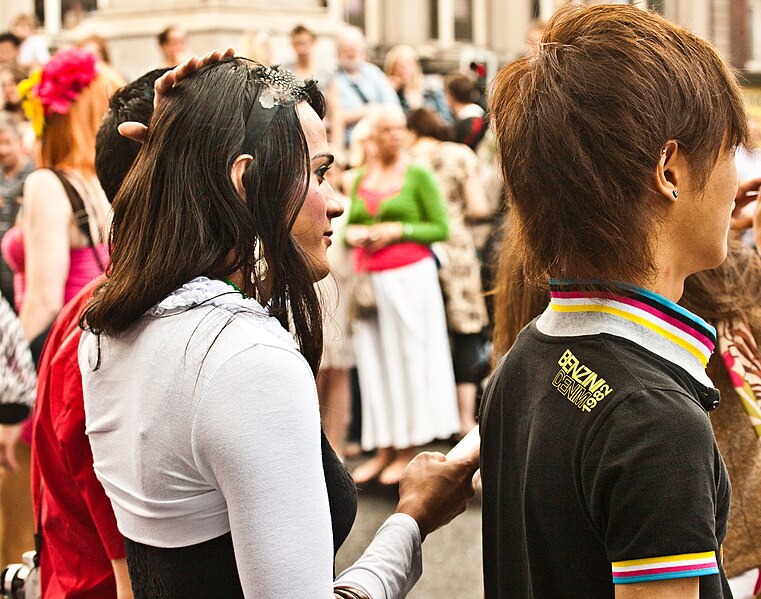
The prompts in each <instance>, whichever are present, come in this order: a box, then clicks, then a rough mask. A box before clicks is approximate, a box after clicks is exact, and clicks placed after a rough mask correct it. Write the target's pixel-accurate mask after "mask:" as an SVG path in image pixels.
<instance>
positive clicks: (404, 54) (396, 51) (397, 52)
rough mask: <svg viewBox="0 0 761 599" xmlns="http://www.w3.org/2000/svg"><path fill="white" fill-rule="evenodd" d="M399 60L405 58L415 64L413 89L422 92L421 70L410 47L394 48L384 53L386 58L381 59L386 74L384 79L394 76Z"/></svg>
mask: <svg viewBox="0 0 761 599" xmlns="http://www.w3.org/2000/svg"><path fill="white" fill-rule="evenodd" d="M400 58H407V59H408V60H411V61H412V62H413V63H414V64H415V71H416V72H415V89H418V90H422V89H423V69H422V68H421V67H420V57H419V56H418V53H417V52H416V51H415V49H414V48H413V47H411V46H404V45H400V46H394V47H393V48H391V49H390V50H389V51H388V52H386V56H385V58H384V59H383V72H384V73H386V77H391V76H392V75H393V74H394V67H395V66H396V62H397V61H398V60H399V59H400Z"/></svg>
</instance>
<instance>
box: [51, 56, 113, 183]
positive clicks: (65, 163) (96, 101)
mask: <svg viewBox="0 0 761 599" xmlns="http://www.w3.org/2000/svg"><path fill="white" fill-rule="evenodd" d="M122 83H123V82H122V81H120V80H119V79H118V78H117V76H116V75H115V74H114V73H113V72H112V71H111V70H110V69H101V68H99V67H98V74H97V76H96V77H95V79H93V80H92V82H91V83H90V84H89V85H88V86H87V87H86V88H85V89H83V90H82V92H81V93H80V94H79V97H78V98H77V99H76V100H74V102H72V103H71V107H70V108H69V112H68V113H67V114H51V115H50V116H49V117H47V119H46V123H45V132H44V133H43V134H42V137H41V138H40V145H39V155H38V157H37V164H38V166H40V167H42V168H52V169H59V168H70V169H77V170H81V171H84V172H88V173H95V136H96V134H97V133H98V128H99V127H100V123H101V120H102V119H103V115H104V114H106V111H107V110H108V100H109V98H110V97H111V96H112V95H113V93H114V92H115V91H116V90H117V89H119V87H121V85H122Z"/></svg>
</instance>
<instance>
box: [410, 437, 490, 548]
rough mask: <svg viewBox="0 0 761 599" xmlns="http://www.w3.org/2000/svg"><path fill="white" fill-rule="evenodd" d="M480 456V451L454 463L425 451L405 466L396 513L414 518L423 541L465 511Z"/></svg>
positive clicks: (471, 492) (473, 489) (470, 495)
mask: <svg viewBox="0 0 761 599" xmlns="http://www.w3.org/2000/svg"><path fill="white" fill-rule="evenodd" d="M480 456H481V451H480V448H476V449H474V450H473V451H472V452H471V453H469V454H468V455H467V456H465V457H463V458H459V459H455V460H447V458H446V457H444V456H443V455H442V454H440V453H432V452H427V451H426V452H423V453H420V454H418V455H417V456H416V457H415V458H414V459H413V460H412V461H411V462H410V463H409V464H408V465H407V468H406V469H405V470H404V474H403V475H402V479H401V481H400V482H399V503H398V505H397V508H396V511H397V513H402V514H407V515H408V516H411V517H412V518H414V520H415V522H417V524H418V527H419V528H420V536H421V538H422V539H425V537H426V535H428V534H429V533H431V532H433V531H434V530H436V529H437V528H441V527H442V526H444V525H445V524H447V523H448V522H450V521H452V520H453V519H454V518H455V517H456V516H458V515H460V514H462V513H463V512H464V511H465V508H466V507H467V505H468V501H469V500H470V498H471V497H473V494H474V493H475V487H474V482H473V481H474V475H475V473H476V471H477V470H478V466H479V459H480Z"/></svg>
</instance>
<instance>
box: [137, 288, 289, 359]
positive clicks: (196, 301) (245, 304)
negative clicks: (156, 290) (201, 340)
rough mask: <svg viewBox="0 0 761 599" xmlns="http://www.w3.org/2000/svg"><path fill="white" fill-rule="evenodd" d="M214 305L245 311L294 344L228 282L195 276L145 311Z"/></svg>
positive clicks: (164, 313)
mask: <svg viewBox="0 0 761 599" xmlns="http://www.w3.org/2000/svg"><path fill="white" fill-rule="evenodd" d="M201 304H203V305H205V306H215V307H221V308H225V309H227V310H229V311H231V312H233V313H236V314H237V313H242V312H245V313H246V314H247V315H250V316H253V317H255V318H257V319H258V320H259V321H260V323H261V324H262V325H263V326H264V327H265V328H266V329H267V330H268V331H269V332H270V333H272V334H273V335H275V336H276V337H278V338H279V339H282V340H283V341H287V342H288V343H289V344H291V345H293V346H294V347H298V346H297V344H296V341H295V340H294V338H293V337H292V336H291V334H290V333H289V332H288V331H286V330H285V329H284V328H283V327H282V325H281V324H280V322H279V321H278V320H277V319H276V318H274V317H272V316H270V315H269V312H268V311H267V310H266V309H265V308H264V307H262V305H261V304H260V303H259V302H257V301H256V300H255V299H253V298H245V297H243V296H242V295H241V294H240V293H239V292H237V291H235V289H233V288H232V287H231V286H230V285H228V284H227V283H225V282H224V281H220V280H218V279H209V278H208V277H196V278H195V279H192V280H190V281H188V282H187V283H185V284H184V285H183V286H182V287H180V288H179V289H176V290H174V291H173V292H172V293H170V294H169V295H168V296H167V297H166V298H164V299H163V300H161V301H160V302H159V303H158V304H156V305H155V306H153V308H151V309H150V310H148V315H149V316H170V315H172V314H175V313H180V312H183V311H185V310H187V309H188V308H193V307H194V306H200V305H201Z"/></svg>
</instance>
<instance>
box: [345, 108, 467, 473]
mask: <svg viewBox="0 0 761 599" xmlns="http://www.w3.org/2000/svg"><path fill="white" fill-rule="evenodd" d="M370 124H371V130H372V136H371V137H372V140H373V142H374V144H373V145H374V154H373V156H372V158H371V159H370V161H369V162H368V164H367V166H366V167H365V168H363V169H360V171H359V174H358V176H357V178H356V180H355V181H354V183H353V184H352V187H351V190H352V191H351V199H352V203H351V211H350V213H349V221H348V227H347V229H346V242H347V243H348V244H349V245H351V246H352V247H354V248H355V250H354V253H355V265H356V268H357V270H359V271H367V272H369V278H370V282H371V284H372V289H373V293H374V295H375V300H376V303H377V314H376V315H374V316H369V317H367V318H357V319H356V320H355V321H354V323H353V327H352V331H353V335H354V350H355V355H356V359H357V370H358V373H359V382H360V389H361V395H362V448H363V449H365V450H369V449H376V448H377V449H378V452H377V454H376V455H375V456H374V457H373V458H371V459H369V460H368V461H367V462H365V463H363V464H361V465H360V466H358V467H357V468H356V469H355V470H354V473H353V476H354V480H355V481H356V482H357V483H365V482H367V481H369V480H371V479H375V478H378V480H379V481H380V483H381V484H387V485H390V484H396V483H398V482H399V478H400V477H401V474H402V472H403V471H404V468H405V466H406V465H407V463H408V462H409V461H410V460H411V459H412V458H413V457H414V456H415V454H416V453H417V452H418V448H419V447H420V446H422V445H425V444H426V443H429V442H430V441H432V440H433V439H436V438H445V439H446V438H449V437H450V436H451V435H453V434H455V433H458V432H459V431H460V422H459V418H458V416H457V400H456V396H455V383H454V373H453V371H452V358H451V355H450V353H449V340H448V338H447V331H446V316H445V313H444V305H443V301H442V297H441V288H440V286H439V281H438V276H437V271H436V263H435V261H434V258H433V253H432V252H431V248H430V245H431V244H432V243H434V242H436V241H443V240H445V239H446V238H447V237H448V225H447V215H446V207H445V205H444V202H443V200H442V198H441V192H440V191H439V188H438V186H437V185H436V183H435V181H434V179H433V176H432V174H431V173H430V171H429V170H428V169H426V168H424V167H422V166H419V165H417V164H415V163H413V162H410V160H409V158H408V156H407V154H406V152H404V140H405V136H406V134H407V131H406V126H405V125H406V121H405V117H404V113H403V112H402V110H401V108H399V107H398V106H383V107H378V108H376V109H375V111H374V112H373V113H372V114H371V117H370Z"/></svg>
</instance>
